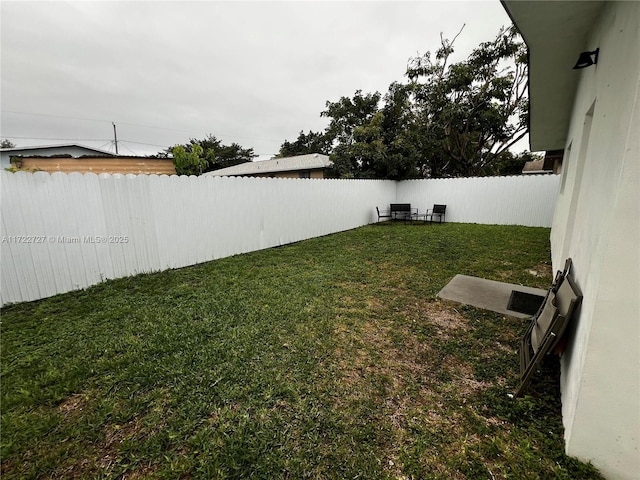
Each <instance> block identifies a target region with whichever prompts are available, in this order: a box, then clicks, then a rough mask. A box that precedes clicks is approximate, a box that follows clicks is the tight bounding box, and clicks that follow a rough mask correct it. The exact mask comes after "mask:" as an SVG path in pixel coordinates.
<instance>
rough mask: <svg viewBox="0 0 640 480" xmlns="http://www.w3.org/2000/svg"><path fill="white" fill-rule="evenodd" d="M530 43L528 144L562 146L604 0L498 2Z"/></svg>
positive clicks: (536, 148) (533, 148)
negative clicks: (580, 63)
mask: <svg viewBox="0 0 640 480" xmlns="http://www.w3.org/2000/svg"><path fill="white" fill-rule="evenodd" d="M501 2H502V5H503V7H504V8H505V10H506V11H507V13H508V14H509V16H510V17H511V20H512V21H513V23H514V25H515V26H516V27H517V28H518V30H519V31H520V34H521V35H522V37H523V38H524V40H525V42H526V44H527V46H528V47H529V101H530V105H529V108H530V119H529V143H530V148H531V151H534V152H536V151H541V150H562V149H564V148H565V144H566V141H567V134H568V130H569V122H570V120H571V113H572V109H573V101H574V98H575V93H576V89H577V86H578V80H579V79H580V75H581V74H582V73H581V72H582V71H581V70H573V66H574V65H575V63H576V60H577V59H578V56H579V55H580V52H583V51H585V50H595V48H596V47H597V45H587V38H588V34H589V31H590V29H591V27H592V26H593V24H594V22H595V21H596V19H597V18H598V15H599V14H600V11H601V10H602V7H603V5H604V3H605V2H604V1H561V0H558V1H523V0H501Z"/></svg>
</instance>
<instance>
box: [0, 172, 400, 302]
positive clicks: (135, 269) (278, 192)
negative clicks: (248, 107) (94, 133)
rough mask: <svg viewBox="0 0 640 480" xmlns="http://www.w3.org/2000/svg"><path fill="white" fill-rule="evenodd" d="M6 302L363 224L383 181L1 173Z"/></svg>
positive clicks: (385, 194)
mask: <svg viewBox="0 0 640 480" xmlns="http://www.w3.org/2000/svg"><path fill="white" fill-rule="evenodd" d="M0 180H1V183H2V184H1V202H2V205H1V206H2V220H1V225H2V245H1V252H0V253H1V255H2V256H1V261H2V268H1V273H0V280H1V282H2V284H1V290H0V301H1V303H2V305H4V304H6V303H13V302H21V301H28V300H36V299H39V298H44V297H48V296H51V295H55V294H58V293H64V292H68V291H70V290H75V289H80V288H85V287H88V286H90V285H95V284H97V283H99V282H100V281H103V280H105V279H109V278H118V277H123V276H128V275H135V274H137V273H143V272H152V271H159V270H165V269H168V268H178V267H184V266H187V265H193V264H196V263H200V262H205V261H209V260H213V259H216V258H222V257H227V256H230V255H235V254H240V253H246V252H250V251H253V250H260V249H263V248H269V247H273V246H279V245H284V244H287V243H291V242H295V241H299V240H303V239H306V238H311V237H316V236H321V235H326V234H330V233H335V232H338V231H342V230H348V229H351V228H356V227H359V226H361V225H366V224H367V223H370V222H371V221H373V220H374V219H375V217H374V216H373V215H372V211H374V209H375V205H378V204H379V205H385V204H389V203H391V202H393V201H394V200H395V197H396V183H395V182H390V181H384V180H372V181H345V180H304V179H267V178H262V179H261V178H243V177H210V176H203V177H185V176H176V175H173V176H157V175H137V176H136V175H109V174H100V175H96V174H63V173H54V174H49V173H45V172H37V173H29V172H17V173H9V172H0Z"/></svg>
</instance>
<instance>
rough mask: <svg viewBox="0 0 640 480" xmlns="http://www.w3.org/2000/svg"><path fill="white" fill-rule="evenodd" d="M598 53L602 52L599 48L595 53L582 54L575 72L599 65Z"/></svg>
mask: <svg viewBox="0 0 640 480" xmlns="http://www.w3.org/2000/svg"><path fill="white" fill-rule="evenodd" d="M598 52H600V49H599V48H596V49H595V50H594V51H593V52H582V53H581V54H580V57H579V58H578V62H577V63H576V65H575V67H573V69H574V70H578V69H580V68H586V67H590V66H591V65H595V64H596V63H598Z"/></svg>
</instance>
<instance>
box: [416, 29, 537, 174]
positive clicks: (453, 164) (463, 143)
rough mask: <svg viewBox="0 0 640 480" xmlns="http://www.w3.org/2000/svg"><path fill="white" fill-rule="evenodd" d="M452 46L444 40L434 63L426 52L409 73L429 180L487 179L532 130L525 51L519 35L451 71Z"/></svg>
mask: <svg viewBox="0 0 640 480" xmlns="http://www.w3.org/2000/svg"><path fill="white" fill-rule="evenodd" d="M454 41H455V38H454ZM454 41H448V40H446V39H443V38H441V47H440V48H439V49H438V50H437V51H436V54H435V56H434V57H433V58H432V56H431V54H430V52H427V53H426V54H424V55H423V56H420V57H416V58H413V59H411V60H410V63H409V67H408V69H407V77H408V78H409V84H408V88H409V89H410V90H411V95H412V99H413V102H414V113H415V119H416V125H417V127H418V129H419V130H421V131H422V132H423V134H424V135H425V140H426V141H425V146H426V150H425V151H424V155H425V158H426V162H425V165H423V167H424V168H423V170H424V172H425V173H427V174H428V175H430V176H469V175H483V174H487V173H488V172H490V171H491V167H492V165H493V164H494V163H495V162H496V161H498V159H499V158H500V157H501V155H502V154H503V153H504V152H505V151H507V150H508V149H509V148H510V147H511V146H513V144H515V143H516V142H517V141H518V140H520V139H521V138H522V137H523V136H524V135H526V133H527V128H528V127H527V126H528V105H529V103H528V99H527V96H526V92H527V51H526V46H525V44H524V43H523V42H522V40H521V39H520V37H519V36H518V34H517V32H516V30H515V29H514V28H513V27H511V28H503V29H501V30H500V32H499V33H498V35H497V37H496V38H495V39H494V40H493V41H491V42H486V43H482V44H481V45H480V46H479V47H478V48H476V49H475V50H473V52H472V53H471V55H470V56H469V58H468V59H467V60H465V61H462V62H458V63H454V64H451V65H448V61H449V59H450V57H451V54H452V53H453V51H454V50H453V43H454Z"/></svg>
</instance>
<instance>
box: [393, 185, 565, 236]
mask: <svg viewBox="0 0 640 480" xmlns="http://www.w3.org/2000/svg"><path fill="white" fill-rule="evenodd" d="M559 187H560V175H521V176H511V177H474V178H437V179H427V180H407V181H404V182H399V183H398V191H397V198H396V200H397V201H398V203H411V206H415V207H417V208H418V210H419V212H425V211H426V210H427V209H428V208H433V205H434V204H436V203H438V204H444V205H447V213H446V221H447V222H459V223H484V224H490V225H525V226H529V227H550V226H551V222H552V220H553V211H554V208H555V204H556V197H557V195H558V190H559Z"/></svg>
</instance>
